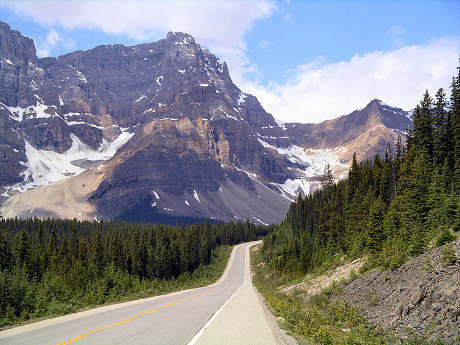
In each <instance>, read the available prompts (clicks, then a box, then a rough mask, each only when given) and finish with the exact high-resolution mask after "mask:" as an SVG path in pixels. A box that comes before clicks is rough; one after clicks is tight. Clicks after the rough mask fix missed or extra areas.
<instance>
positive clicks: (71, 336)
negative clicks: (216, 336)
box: [0, 242, 260, 345]
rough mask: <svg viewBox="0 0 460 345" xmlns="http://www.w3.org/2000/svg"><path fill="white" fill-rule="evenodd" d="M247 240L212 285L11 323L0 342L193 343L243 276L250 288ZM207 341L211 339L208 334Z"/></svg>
mask: <svg viewBox="0 0 460 345" xmlns="http://www.w3.org/2000/svg"><path fill="white" fill-rule="evenodd" d="M253 244H254V242H253V243H244V244H241V245H238V246H236V247H235V248H234V250H233V251H232V255H231V257H230V260H229V263H228V265H227V268H226V270H225V272H224V274H223V276H222V277H221V279H220V280H219V281H218V282H217V283H215V284H212V285H209V286H207V287H203V288H197V289H191V290H186V291H181V292H177V293H172V294H168V295H164V296H157V297H152V298H147V299H143V300H138V301H133V302H127V303H121V304H117V305H112V306H106V307H100V308H96V309H93V310H88V311H84V312H80V313H76V314H71V315H66V316H63V317H59V318H55V319H49V320H45V321H40V322H36V323H33V324H29V325H25V326H21V327H16V328H13V329H9V330H6V331H2V332H0V344H37V345H39V344H60V345H65V344H73V343H75V344H187V343H189V342H190V341H191V340H192V339H193V341H192V342H193V343H194V342H195V341H197V340H198V341H200V339H199V337H198V336H197V333H200V335H201V334H206V333H207V332H206V330H204V331H203V326H204V325H205V324H206V326H207V328H208V327H209V324H211V325H212V322H210V319H211V318H212V317H213V315H214V314H216V312H217V311H219V312H218V314H217V316H214V318H213V319H212V320H214V319H216V320H219V319H220V317H219V314H220V312H221V311H222V315H225V313H224V311H225V310H226V308H227V305H228V306H231V304H232V302H233V300H234V299H233V298H232V296H234V297H237V294H236V292H237V291H238V290H239V289H240V287H242V284H243V282H244V281H245V275H246V284H247V283H248V279H249V283H250V286H251V287H252V288H253V286H252V283H251V282H250V280H251V279H250V268H249V250H248V248H249V247H250V246H251V245H253ZM245 271H246V274H245ZM248 272H249V273H248ZM248 277H249V278H248ZM246 284H245V285H246ZM253 289H254V288H253ZM240 290H244V289H240ZM235 300H237V298H236V299H235ZM226 302H228V303H227V304H226ZM259 303H260V302H259ZM224 304H225V306H224V307H223V308H222V306H223V305H224ZM216 322H217V321H216ZM210 329H211V328H210ZM200 330H201V331H200ZM230 332H231V333H232V331H230ZM233 333H234V332H233ZM209 341H211V343H212V342H214V340H212V338H211V340H209ZM209 341H205V342H204V343H210V342H209Z"/></svg>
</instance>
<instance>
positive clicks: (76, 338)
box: [56, 288, 218, 345]
mask: <svg viewBox="0 0 460 345" xmlns="http://www.w3.org/2000/svg"><path fill="white" fill-rule="evenodd" d="M217 289H218V288H214V289H211V290H209V291H206V292H201V293H198V294H196V295H192V296H189V297H186V298H184V299H181V300H179V301H175V302H172V303H169V304H166V305H163V306H161V307H158V308H155V309H152V310H149V311H146V312H144V313H142V314H138V315H135V316H132V317H130V318H128V319H125V320H122V321H118V322H115V323H113V324H111V325H108V326H105V327H101V328H98V329H95V330H94V331H91V332H88V333H85V334H82V335H79V336H78V337H75V338H72V339H69V340H66V341H63V342H62V343H58V344H56V345H67V344H71V343H74V342H76V341H78V340H81V339H83V338H86V336H88V335H90V334H93V333H96V332H99V331H102V330H104V329H107V328H110V327H113V326H118V325H123V324H125V323H127V322H129V321H132V320H134V319H135V318H138V317H140V316H143V315H147V314H151V313H154V312H156V311H158V310H160V309H163V308H166V307H170V306H172V305H174V304H176V303H179V302H184V301H186V300H188V299H191V298H193V297H197V296H200V295H204V294H207V293H210V292H212V291H214V290H217Z"/></svg>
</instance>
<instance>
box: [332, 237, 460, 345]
mask: <svg viewBox="0 0 460 345" xmlns="http://www.w3.org/2000/svg"><path fill="white" fill-rule="evenodd" d="M446 246H451V248H452V249H453V253H454V254H455V256H456V257H457V258H460V240H458V241H455V242H452V243H451V244H450V245H445V246H443V247H438V248H436V249H434V250H432V251H430V252H427V253H425V254H422V255H420V256H418V257H415V258H412V259H410V260H409V261H407V262H406V263H405V264H404V265H402V266H401V267H400V268H398V269H397V270H395V271H380V270H379V269H374V270H372V271H369V272H367V273H365V274H363V275H361V276H359V277H358V278H357V279H355V280H354V281H352V282H351V283H349V284H347V285H346V287H345V288H344V290H343V292H342V293H341V297H342V298H344V299H345V300H346V301H348V302H350V303H351V304H352V305H354V306H356V307H358V309H359V310H360V311H361V313H362V314H363V316H364V317H365V318H366V319H367V320H368V321H369V322H371V323H372V324H374V325H375V326H376V327H379V326H380V327H383V329H385V330H386V331H389V332H391V333H393V334H395V335H396V336H397V337H399V338H406V337H408V336H409V335H411V334H419V335H423V336H427V337H431V339H436V338H438V337H439V338H441V339H445V340H452V339H455V337H457V339H459V340H460V261H457V262H456V263H454V262H453V261H451V260H450V259H449V255H448V254H445V249H446ZM454 261H455V260H454Z"/></svg>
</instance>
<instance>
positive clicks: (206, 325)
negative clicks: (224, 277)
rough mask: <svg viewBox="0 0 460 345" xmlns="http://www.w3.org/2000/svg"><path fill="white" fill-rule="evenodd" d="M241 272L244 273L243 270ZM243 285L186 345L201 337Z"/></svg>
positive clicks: (192, 343) (192, 344) (190, 344)
mask: <svg viewBox="0 0 460 345" xmlns="http://www.w3.org/2000/svg"><path fill="white" fill-rule="evenodd" d="M241 252H242V250H241V251H240V255H239V257H241ZM243 272H244V270H243ZM235 274H236V270H235ZM235 274H234V275H233V279H235ZM243 283H244V279H243ZM243 283H242V284H241V285H240V287H239V288H238V290H236V292H234V293H233V295H231V296H230V298H229V299H228V300H227V301H226V302H225V303H224V304H223V305H222V307H220V308H219V310H217V311H216V312H215V314H214V315H213V316H212V317H211V318H210V319H209V320H208V322H206V324H205V325H204V326H203V327H202V328H201V329H200V330H199V331H198V333H197V334H195V336H194V337H193V338H192V340H190V341H189V342H188V344H187V345H194V344H195V343H196V341H197V340H198V339H199V338H200V337H201V335H202V334H203V332H204V331H205V330H206V328H208V327H209V326H210V325H211V323H212V322H213V321H214V320H215V318H216V317H217V315H219V313H220V312H221V311H222V309H224V307H225V306H226V305H227V303H228V302H230V300H231V299H232V298H233V296H235V295H236V294H237V293H238V291H240V289H241V288H242V287H243Z"/></svg>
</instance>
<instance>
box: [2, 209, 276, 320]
mask: <svg viewBox="0 0 460 345" xmlns="http://www.w3.org/2000/svg"><path fill="white" fill-rule="evenodd" d="M269 231H271V228H270V227H266V226H256V225H254V224H253V223H250V222H249V221H247V222H246V223H241V222H239V223H236V224H235V223H232V222H229V223H224V224H222V223H215V224H212V223H210V222H208V221H205V222H203V223H201V224H195V225H189V226H185V225H182V226H170V225H161V224H158V225H146V224H137V223H127V222H125V223H122V222H113V221H98V222H89V221H83V222H80V221H76V220H63V219H46V220H40V219H36V218H35V219H25V220H21V219H2V220H1V221H0V326H5V325H8V324H14V323H18V322H22V321H25V320H27V319H30V318H37V317H41V316H52V315H59V314H66V313H70V312H73V311H75V310H77V309H80V308H84V307H88V306H96V305H100V304H103V303H109V302H116V301H121V300H128V299H136V298H142V297H147V296H152V295H158V294H163V293H167V292H171V291H175V290H181V289H184V288H190V287H196V286H202V285H206V284H210V283H212V282H214V281H216V280H217V279H218V277H219V276H220V275H221V274H222V272H223V270H224V268H225V266H226V264H227V261H228V258H229V254H230V251H231V247H230V246H232V245H234V244H237V243H240V242H246V241H251V240H255V239H258V238H260V237H262V236H264V235H266V234H267V233H268V232H269Z"/></svg>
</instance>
